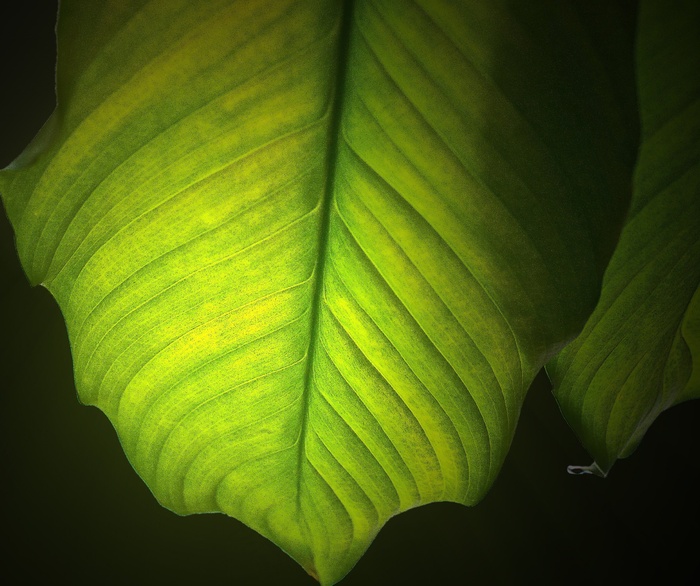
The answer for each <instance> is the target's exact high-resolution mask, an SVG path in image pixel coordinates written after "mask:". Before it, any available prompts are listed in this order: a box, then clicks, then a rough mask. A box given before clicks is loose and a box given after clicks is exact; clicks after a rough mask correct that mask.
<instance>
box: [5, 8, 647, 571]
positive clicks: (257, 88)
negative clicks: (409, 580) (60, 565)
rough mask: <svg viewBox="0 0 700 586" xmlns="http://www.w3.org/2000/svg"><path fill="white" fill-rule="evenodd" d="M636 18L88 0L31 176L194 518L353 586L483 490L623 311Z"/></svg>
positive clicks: (47, 252)
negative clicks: (602, 311) (228, 527)
mask: <svg viewBox="0 0 700 586" xmlns="http://www.w3.org/2000/svg"><path fill="white" fill-rule="evenodd" d="M632 21H633V19H632V18H631V16H630V14H629V13H628V12H627V11H625V10H622V9H621V8H620V6H618V5H613V4H611V3H608V2H600V3H599V4H598V3H596V5H595V6H594V5H593V4H591V3H587V4H586V5H574V4H568V3H561V2H558V1H554V0H552V1H551V2H549V1H540V2H536V3H527V4H525V3H522V2H519V1H513V2H502V3H495V2H491V1H489V2H486V1H484V2H461V3H457V2H448V1H445V2H434V1H431V2H427V1H426V2H415V3H398V2H393V1H379V0H377V1H375V2H365V1H358V2H355V3H347V4H341V3H339V2H336V1H332V0H327V1H321V0H318V1H315V2H308V1H304V2H289V1H288V2H280V1H278V0H274V1H273V0H270V1H268V2H264V1H262V0H260V1H256V2H247V1H245V2H244V1H241V2H231V1H230V0H209V1H206V2H204V1H202V2H187V1H184V0H183V1H179V2H177V1H174V0H167V1H165V0H162V1H157V0H154V1H150V2H146V1H132V2H125V1H123V0H114V1H113V2H99V3H98V2H88V1H82V2H81V1H78V0H73V1H70V0H65V1H64V2H62V4H61V14H60V18H59V25H58V39H59V48H58V50H59V61H58V68H57V77H58V79H57V86H58V90H57V91H58V102H59V107H58V109H57V111H56V113H55V114H54V116H53V117H52V119H51V120H50V121H49V123H48V124H47V125H46V127H45V128H44V129H43V130H42V132H41V134H40V135H39V136H38V137H37V139H36V140H35V141H34V143H33V144H32V145H30V147H29V148H28V149H27V151H26V152H25V153H24V154H23V155H22V156H21V157H20V158H19V159H18V160H17V161H16V162H15V163H14V164H13V165H12V166H11V167H10V168H8V169H7V170H5V171H3V172H2V174H1V175H0V188H1V190H2V193H3V199H4V202H5V206H6V209H7V212H8V215H9V217H10V220H11V222H12V224H13V226H14V229H15V233H16V240H17V247H18V250H19V254H20V258H21V260H22V263H23V266H24V268H25V270H26V272H27V274H28V275H29V277H30V280H31V281H32V282H34V283H41V284H42V285H44V286H45V287H47V288H48V289H49V290H50V291H51V293H52V294H53V295H54V296H55V298H56V299H57V300H58V303H59V305H60V306H61V309H62V311H63V313H64V316H65V319H66V323H67V327H68V332H69V336H70V340H71V345H72V351H73V358H74V368H75V377H76V385H77V388H78V392H79V395H80V398H81V400H82V401H83V402H85V403H87V404H92V405H96V406H98V407H99V408H100V409H101V410H103V411H104V412H105V413H106V414H107V416H108V417H109V418H110V420H111V421H112V422H113V424H114V426H115V428H116V430H117V432H118V434H119V438H120V440H121V443H122V445H123V447H124V450H125V452H126V454H127V456H128V458H129V460H130V461H131V463H132V464H133V466H134V468H135V469H136V471H137V472H138V473H139V474H140V475H141V476H142V478H143V479H144V480H145V481H146V483H147V484H148V486H149V487H150V488H151V490H152V491H153V493H154V495H155V496H156V497H157V499H158V500H159V501H160V502H161V503H162V504H163V505H164V506H166V507H168V508H170V509H172V510H174V511H176V512H178V513H181V514H186V513H194V512H206V511H223V512H225V513H227V514H229V515H232V516H234V517H236V518H238V519H240V520H242V521H243V522H244V523H246V524H247V525H249V526H251V527H252V528H254V529H255V530H257V531H259V532H260V533H262V534H263V535H265V536H267V537H268V538H270V539H271V540H273V541H274V542H275V543H277V544H278V545H279V546H280V547H282V548H283V549H284V550H285V551H287V552H288V553H289V554H290V555H292V556H293V557H294V558H295V559H296V560H298V561H299V563H301V564H302V565H303V566H304V567H305V568H306V569H307V571H309V573H311V574H312V575H314V576H316V577H318V578H319V579H320V580H321V581H322V582H324V583H333V582H335V581H337V580H339V579H340V578H341V577H342V576H343V575H344V574H345V573H346V572H347V571H348V570H349V569H350V568H351V567H352V566H353V564H354V563H355V562H356V561H357V559H358V558H359V556H360V555H361V554H362V552H363V551H364V550H365V549H366V548H367V546H368V545H369V543H370V542H371V541H372V539H373V538H374V536H375V535H376V533H377V532H378V531H379V529H380V528H381V526H382V525H383V524H384V523H385V522H386V521H387V519H389V518H390V517H391V516H393V515H395V514H397V513H399V512H401V511H403V510H406V509H408V508H411V507H415V506H418V505H421V504H424V503H428V502H431V501H436V500H447V501H455V502H460V503H464V504H474V503H476V502H477V501H479V500H480V499H481V498H482V497H483V496H484V494H485V493H486V491H487V490H488V488H489V486H490V485H491V484H492V483H493V481H494V479H495V478H496V475H497V473H498V470H499V468H500V467H501V464H502V463H503V459H504V457H505V455H506V453H507V450H508V447H509V445H510V441H511V439H512V436H513V432H514V429H515V425H516V422H517V419H518V415H519V411H520V407H521V404H522V400H523V397H524V394H525V392H526V390H527V388H528V386H529V385H530V383H531V381H532V379H533V377H534V375H535V374H536V373H537V371H538V370H539V369H540V367H541V366H542V365H543V364H544V362H545V361H546V360H547V359H548V358H550V357H551V356H552V355H553V354H554V353H555V352H556V351H558V350H559V349H560V348H561V347H562V346H563V345H564V344H565V343H566V342H568V341H569V340H571V339H572V338H573V337H574V336H575V335H576V334H577V333H578V332H579V330H580V329H581V327H582V326H583V324H584V322H585V320H586V319H587V317H588V315H589V314H590V312H591V311H592V309H593V307H594V306H595V303H596V301H597V299H598V295H599V290H600V285H601V281H602V275H603V272H604V270H605V267H606V264H607V261H608V259H609V257H610V255H611V253H612V250H613V248H614V245H615V242H616V238H617V234H618V233H619V229H620V225H621V221H622V217H623V215H624V212H625V210H626V207H627V203H628V198H629V194H630V176H631V167H632V164H633V159H634V154H635V150H636V143H635V141H636V120H635V118H636V114H635V107H634V100H635V98H634V91H633V87H634V86H633V75H632V72H633V69H632V41H631V39H632V37H633V27H632V25H633V22H632Z"/></svg>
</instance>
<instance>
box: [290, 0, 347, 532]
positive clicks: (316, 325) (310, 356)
mask: <svg viewBox="0 0 700 586" xmlns="http://www.w3.org/2000/svg"><path fill="white" fill-rule="evenodd" d="M353 5H354V0H346V1H345V3H344V6H343V10H342V14H341V16H340V32H339V34H338V49H337V57H336V68H337V69H336V72H335V82H334V84H333V92H334V95H333V98H332V99H333V104H332V107H331V114H330V122H329V129H328V152H327V155H326V167H325V168H326V173H327V177H326V182H325V187H324V193H323V198H322V201H321V221H320V226H319V234H318V257H317V259H316V267H315V273H316V275H315V280H314V292H313V298H312V301H311V312H310V313H311V316H310V320H311V324H310V336H309V347H308V351H307V359H306V370H305V372H304V385H303V389H302V412H301V422H300V430H299V440H298V444H297V445H298V450H297V470H296V472H297V485H296V501H297V510H298V512H299V515H300V519H299V520H300V522H301V524H302V528H303V529H302V530H304V531H305V530H306V527H305V522H304V521H303V519H302V515H301V490H302V484H303V480H302V476H303V470H304V465H305V459H306V437H307V433H308V420H309V405H310V403H311V388H312V386H313V369H314V362H315V358H316V352H317V348H318V347H319V345H320V344H319V331H320V315H321V308H322V307H321V306H322V304H323V287H324V276H325V269H326V257H327V255H328V240H329V233H330V213H331V203H332V200H333V192H334V190H335V178H336V169H337V163H338V143H339V137H340V124H341V118H342V111H343V101H344V96H345V82H346V79H347V75H346V74H347V63H348V55H349V46H350V30H351V27H352V10H353Z"/></svg>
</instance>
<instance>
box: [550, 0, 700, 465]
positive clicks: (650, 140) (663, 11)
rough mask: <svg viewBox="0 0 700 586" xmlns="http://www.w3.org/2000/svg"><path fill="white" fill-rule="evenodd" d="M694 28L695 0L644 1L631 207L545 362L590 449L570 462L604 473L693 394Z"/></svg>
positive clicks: (698, 172) (697, 216) (697, 135)
mask: <svg viewBox="0 0 700 586" xmlns="http://www.w3.org/2000/svg"><path fill="white" fill-rule="evenodd" d="M699 30H700V4H699V3H697V2H685V3H680V4H679V5H678V6H675V7H674V9H673V10H670V9H669V7H668V5H667V4H666V3H664V2H660V1H657V0H645V1H644V2H642V9H641V14H640V22H639V39H638V48H637V63H638V80H639V101H640V109H641V117H642V138H643V142H642V147H641V151H640V155H639V161H638V164H637V168H636V172H635V190H634V196H633V200H632V207H631V210H630V213H629V217H628V219H627V223H626V225H625V227H624V230H623V232H622V236H621V239H620V244H619V246H618V248H617V250H616V251H615V254H614V255H613V258H612V260H611V262H610V266H609V268H608V270H607V272H606V275H605V280H604V285H603V292H602V296H601V300H600V303H599V304H598V307H597V308H596V311H595V312H594V313H593V315H592V316H591V318H590V320H589V321H588V323H587V324H586V328H585V329H584V331H583V333H582V334H581V336H580V337H579V338H577V339H576V341H575V342H574V343H572V344H571V345H570V346H568V347H567V348H566V349H565V350H564V351H562V352H561V353H560V354H559V356H557V357H556V359H555V360H553V361H552V362H551V363H550V364H549V365H548V367H547V370H548V372H549V375H550V378H551V380H552V382H553V385H554V393H555V396H556V398H557V400H558V402H559V404H560V406H561V409H562V412H563V413H564V415H565V417H566V418H567V420H568V421H569V423H570V424H571V426H572V427H573V429H574V430H575V431H576V433H577V434H578V436H579V438H580V439H581V441H582V443H583V445H584V446H585V447H586V448H587V449H588V451H589V452H590V453H591V454H592V456H593V457H594V458H595V463H594V464H593V466H592V467H590V468H589V467H575V468H574V469H575V470H581V471H595V472H598V473H602V474H607V472H608V471H609V469H610V467H611V466H612V465H613V464H614V462H615V460H616V459H618V458H624V457H626V456H628V455H629V454H630V453H632V451H633V450H634V449H635V448H636V446H637V445H638V444H639V442H640V440H641V438H642V437H643V435H644V433H645V432H646V431H647V429H648V428H649V426H650V425H651V423H652V422H653V421H654V419H656V417H657V416H658V415H659V414H660V413H661V412H662V411H663V410H665V409H667V408H669V407H671V406H672V405H675V404H677V403H679V402H681V401H685V400H687V399H691V398H694V397H700V381H699V380H698V376H700V373H699V371H700V369H699V368H698V366H697V364H698V362H699V354H700V339H699V338H700V336H699V335H698V329H699V328H698V321H700V299H698V297H700V294H699V293H698V283H700V76H699V75H698V71H700V36H699V35H698V31H699ZM693 299H694V300H693ZM691 300H693V301H692V303H691Z"/></svg>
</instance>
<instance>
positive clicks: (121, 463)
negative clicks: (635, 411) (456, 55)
mask: <svg viewBox="0 0 700 586" xmlns="http://www.w3.org/2000/svg"><path fill="white" fill-rule="evenodd" d="M10 10H11V11H12V14H11V12H10ZM55 15H56V2H55V0H54V1H43V0H35V1H28V0H26V1H24V2H16V3H5V4H3V5H2V8H0V39H1V43H2V45H1V46H0V50H1V53H0V59H1V63H2V69H1V70H0V167H2V166H5V165H6V164H7V163H9V162H10V161H11V160H12V159H13V158H14V157H15V156H16V155H17V154H19V152H20V151H21V150H22V149H23V147H24V146H25V145H26V143H27V142H28V141H29V140H30V139H31V138H32V136H33V135H34V133H35V132H36V131H37V130H38V129H39V128H40V126H41V124H42V123H43V121H44V120H45V119H46V117H47V116H48V115H49V114H50V112H51V110H52V109H53V105H54V104H53V99H54V98H53V83H54V80H53V71H54V60H55V38H54V24H55ZM0 216H1V217H0V366H1V368H2V370H1V372H0V389H1V390H0V449H1V450H2V452H1V454H2V464H3V465H2V473H1V474H2V476H0V480H1V484H0V486H1V487H2V488H0V496H1V497H2V501H1V503H2V513H3V514H2V532H3V534H4V538H5V546H4V548H2V549H0V551H1V552H2V553H0V558H4V559H0V561H2V564H1V565H0V572H1V574H0V576H2V577H3V578H5V579H6V578H7V576H14V579H13V580H12V581H11V582H12V583H17V584H54V583H65V584H71V585H73V584H75V585H83V584H85V585H88V584H89V585H92V584H99V585H109V584H129V585H142V584H153V585H160V584H170V585H179V584H197V585H200V584H201V585H209V584H212V585H213V584H246V585H247V584H250V585H272V584H275V585H276V584H285V585H296V584H299V585H304V584H306V585H312V584H313V583H314V581H313V580H312V579H311V578H309V577H308V576H306V574H305V573H304V571H303V570H302V569H301V568H300V567H299V566H297V564H296V563H295V562H294V561H292V560H291V559H290V558H288V557H287V556H286V554H284V553H283V552H282V551H281V550H279V549H278V548H277V547H276V546H274V545H273V544H272V543H270V542H268V541H267V540H265V539H264V538H262V537H260V536H259V535H258V534H256V533H255V532H253V531H252V530H250V529H248V528H247V527H245V526H244V525H242V524H241V523H239V522H238V521H236V520H233V519H230V518H226V517H224V516H223V515H198V516H192V517H178V516H177V515H175V514H173V513H171V512H169V511H167V510H165V509H163V508H161V507H160V506H159V505H158V504H157V502H156V501H155V499H154V498H153V497H152V495H151V494H150V492H149V490H148V489H147V488H146V486H145V485H144V484H143V483H142V481H141V480H140V479H139V478H138V477H137V475H136V473H135V472H134V471H133V470H132V469H131V467H130V466H129V464H128V463H127V461H126V458H125V456H124V455H123V453H122V451H121V448H120V446H119V443H118V441H117V438H116V434H115V433H114V431H113V429H112V427H111V424H110V423H109V421H108V420H107V419H106V417H104V416H103V415H102V414H101V413H100V412H99V411H97V410H96V409H93V408H88V407H83V406H81V405H80V404H79V403H78V401H77V398H76V392H75V388H74V385H73V375H72V367H71V358H70V349H69V346H68V340H67V336H66V331H65V326H64V323H63V318H62V317H61V314H60V312H59V310H58V307H57V305H56V304H55V302H54V301H53V299H52V298H51V296H50V295H49V294H48V292H47V291H46V290H44V289H42V288H30V287H29V285H28V283H27V280H26V278H25V276H24V274H23V273H22V270H21V268H20V266H19V263H18V261H17V258H16V254H15V251H14V246H13V237H12V232H11V229H10V227H9V224H8V222H7V219H6V217H5V215H4V212H1V211H0ZM698 422H700V401H695V402H690V403H686V404H684V405H681V406H680V407H675V408H673V409H671V410H670V411H669V412H667V413H664V414H663V415H662V416H661V417H660V418H659V420H658V421H657V422H656V423H655V424H654V426H653V427H652V429H651V430H650V432H649V433H648V434H647V437H646V438H645V439H644V441H643V442H642V445H641V446H640V448H639V449H638V450H637V453H635V454H634V455H633V456H632V457H631V458H630V459H628V460H624V461H621V462H619V463H618V464H617V465H616V466H615V467H614V468H613V470H612V472H611V474H610V476H609V477H608V478H607V479H605V480H603V479H600V478H596V477H580V476H570V475H568V474H567V473H566V465H567V464H588V463H589V462H590V458H589V457H588V456H587V455H586V453H585V452H584V450H583V449H582V448H581V447H580V445H579V444H578V442H577V440H576V438H575V437H574V435H573V433H572V432H571V430H570V429H569V428H568V426H567V425H566V423H565V422H564V421H563V419H562V418H561V416H560V414H559V411H558V408H557V406H556V403H555V402H554V399H553V398H552V396H551V394H550V392H549V384H548V382H547V380H546V377H544V376H540V377H539V378H538V379H537V380H536V381H535V384H534V385H533V388H532V389H531V390H530V393H529V395H528V399H527V401H526V402H525V406H524V409H523V413H522V416H521V421H520V425H519V427H518V431H517V435H516V437H515V441H514V444H513V447H512V450H511V452H510V454H509V456H508V459H507V460H506V463H505V466H504V468H503V471H502V473H501V476H500V477H499V479H498V480H497V482H496V484H495V486H494V487H493V489H492V490H491V492H490V493H489V495H488V496H487V497H486V499H485V500H484V501H483V502H482V503H481V504H480V505H479V506H477V507H475V508H466V507H462V506H460V505H456V504H450V503H435V504H431V505H428V506H425V507H421V508H419V509H415V510H412V511H408V512H407V513H403V514H402V515H400V516H398V517H396V518H394V519H392V520H391V521H390V522H389V523H388V524H387V525H386V527H385V528H384V529H383V530H382V531H381V533H380V534H379V536H378V537H377V539H376V540H375V542H374V544H373V545H372V546H371V547H370V549H369V550H368V552H367V553H366V554H365V556H364V557H363V558H362V559H361V560H360V562H359V563H358V564H357V566H356V567H355V569H354V570H353V571H352V572H351V573H350V574H349V576H348V577H347V578H346V579H345V580H344V581H343V582H342V583H343V585H347V586H352V585H367V586H372V585H375V584H430V585H432V584H461V583H470V584H474V585H480V584H544V585H547V584H560V583H567V584H572V583H573V584H579V583H592V584H593V583H595V584H628V583H631V582H633V581H637V580H638V579H641V578H646V579H650V580H651V583H664V584H666V583H673V584H684V583H691V582H692V583H697V582H696V580H697V579H698V575H697V574H696V575H695V576H693V571H697V568H698V563H699V562H698V558H697V557H696V556H699V555H700V547H699V538H698V527H699V523H698V522H699V521H700V508H699V506H698V498H699V497H700V491H699V488H700V482H699V481H698V462H699V461H700V458H699V456H700V451H699V450H698V448H700V429H699V428H698ZM5 579H3V582H5V581H6V580H5Z"/></svg>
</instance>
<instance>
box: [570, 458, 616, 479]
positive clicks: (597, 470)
mask: <svg viewBox="0 0 700 586" xmlns="http://www.w3.org/2000/svg"><path fill="white" fill-rule="evenodd" d="M566 471H567V472H568V473H569V474H573V475H574V476H580V475H583V474H592V475H594V476H600V477H601V478H605V477H606V476H607V475H608V473H607V472H605V471H603V469H602V468H601V467H600V466H598V464H597V463H596V462H593V463H592V464H590V465H588V466H567V467H566Z"/></svg>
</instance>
